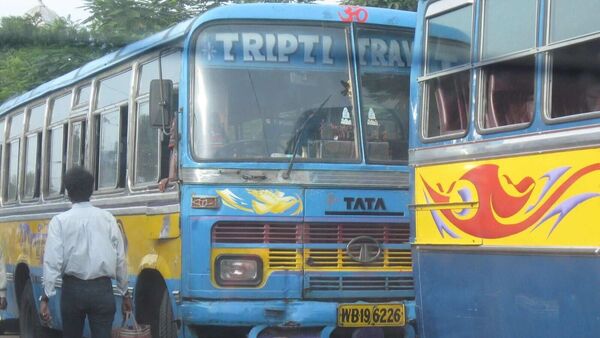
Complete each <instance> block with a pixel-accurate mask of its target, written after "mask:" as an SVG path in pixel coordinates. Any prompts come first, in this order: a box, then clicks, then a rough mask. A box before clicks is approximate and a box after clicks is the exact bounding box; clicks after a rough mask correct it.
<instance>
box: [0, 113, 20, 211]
mask: <svg viewBox="0 0 600 338" xmlns="http://www.w3.org/2000/svg"><path fill="white" fill-rule="evenodd" d="M23 119H24V113H23V112H20V113H18V114H15V115H13V116H12V117H11V118H10V119H9V123H10V126H9V128H8V140H7V142H6V148H7V149H6V155H7V158H6V161H5V168H6V170H7V172H6V175H5V181H4V201H5V202H9V203H10V202H16V201H17V198H18V194H17V192H18V189H17V188H18V185H19V176H20V175H19V163H20V162H21V161H20V160H21V159H20V156H21V155H20V148H21V135H23Z"/></svg>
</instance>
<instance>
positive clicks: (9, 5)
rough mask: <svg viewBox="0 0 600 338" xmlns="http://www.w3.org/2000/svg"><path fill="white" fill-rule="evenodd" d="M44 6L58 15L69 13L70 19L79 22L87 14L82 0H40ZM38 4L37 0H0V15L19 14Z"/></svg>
mask: <svg viewBox="0 0 600 338" xmlns="http://www.w3.org/2000/svg"><path fill="white" fill-rule="evenodd" d="M42 1H43V2H44V4H45V5H46V7H48V8H50V9H51V10H53V11H55V12H56V14H58V15H60V16H64V17H66V16H68V15H71V20H73V21H74V22H80V21H81V20H83V19H86V18H87V17H88V16H89V14H88V12H86V11H85V10H84V9H83V8H81V7H82V6H83V0H42ZM38 4H39V0H0V17H1V16H9V15H15V16H21V15H23V14H25V13H26V12H27V11H28V10H30V9H32V8H33V7H35V6H37V5H38Z"/></svg>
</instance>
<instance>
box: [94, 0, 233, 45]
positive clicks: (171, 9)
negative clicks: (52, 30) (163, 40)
mask: <svg viewBox="0 0 600 338" xmlns="http://www.w3.org/2000/svg"><path fill="white" fill-rule="evenodd" d="M221 3H222V0H214V1H206V0H85V2H84V7H85V8H86V9H87V10H89V11H90V13H92V15H91V16H90V17H89V18H87V19H86V20H84V22H83V23H84V24H89V27H90V29H91V32H92V36H93V37H94V39H95V40H96V41H98V42H100V43H102V44H103V45H104V46H106V47H108V48H111V47H112V48H117V47H121V46H123V45H125V44H127V43H129V42H133V41H136V40H139V39H141V38H143V37H145V36H147V35H149V34H151V33H154V32H158V31H160V30H163V29H165V28H167V27H169V26H171V25H173V24H176V23H178V22H181V21H183V20H185V19H188V18H191V17H193V16H196V15H198V14H200V13H202V12H204V11H207V10H209V9H211V8H213V7H217V6H219V5H220V4H221Z"/></svg>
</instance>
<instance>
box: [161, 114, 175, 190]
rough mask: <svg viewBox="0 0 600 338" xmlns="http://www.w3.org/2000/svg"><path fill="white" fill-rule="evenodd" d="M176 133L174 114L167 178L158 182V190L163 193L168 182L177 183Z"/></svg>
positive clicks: (170, 135) (170, 130)
mask: <svg viewBox="0 0 600 338" xmlns="http://www.w3.org/2000/svg"><path fill="white" fill-rule="evenodd" d="M178 135H179V134H178V132H177V115H176V114H175V115H174V116H173V118H172V121H171V128H170V129H169V146H168V147H169V152H170V153H171V154H170V155H169V176H167V177H165V178H163V179H161V180H160V181H159V182H158V190H160V191H161V192H164V191H165V190H167V186H168V185H169V182H175V181H177V141H178V139H179V136H178Z"/></svg>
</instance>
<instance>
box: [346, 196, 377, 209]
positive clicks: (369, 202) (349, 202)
mask: <svg viewBox="0 0 600 338" xmlns="http://www.w3.org/2000/svg"><path fill="white" fill-rule="evenodd" d="M344 202H346V210H368V211H376V210H382V211H385V210H386V207H385V202H384V201H383V198H381V197H377V198H375V197H365V198H362V197H344Z"/></svg>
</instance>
